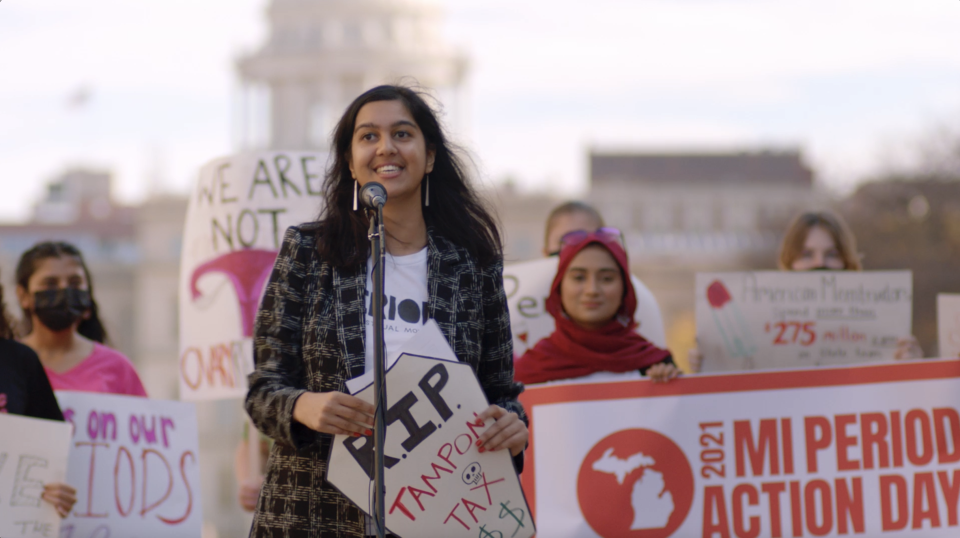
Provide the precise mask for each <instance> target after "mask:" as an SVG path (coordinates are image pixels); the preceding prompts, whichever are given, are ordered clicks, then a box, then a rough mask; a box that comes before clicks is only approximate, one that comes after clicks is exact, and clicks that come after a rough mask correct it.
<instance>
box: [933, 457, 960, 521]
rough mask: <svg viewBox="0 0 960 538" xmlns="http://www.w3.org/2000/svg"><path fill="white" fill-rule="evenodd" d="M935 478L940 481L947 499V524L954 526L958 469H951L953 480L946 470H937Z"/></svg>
mask: <svg viewBox="0 0 960 538" xmlns="http://www.w3.org/2000/svg"><path fill="white" fill-rule="evenodd" d="M937 479H938V480H939V482H940V489H941V490H942V491H943V497H944V499H945V500H946V501H947V524H948V525H950V526H951V527H953V526H956V525H957V523H958V521H957V504H960V469H957V470H955V471H953V482H951V481H950V475H948V474H947V471H938V472H937Z"/></svg>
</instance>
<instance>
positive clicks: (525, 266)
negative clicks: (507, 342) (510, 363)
mask: <svg viewBox="0 0 960 538" xmlns="http://www.w3.org/2000/svg"><path fill="white" fill-rule="evenodd" d="M558 262H559V259H558V258H557V257H556V256H551V257H550V258H544V259H541V260H533V261H529V262H523V263H516V264H511V265H508V266H506V267H504V269H503V287H504V291H505V292H506V295H507V308H509V310H510V329H511V330H512V332H513V356H514V357H516V358H519V357H521V356H522V355H523V354H524V352H526V351H527V350H528V349H530V348H532V347H533V346H534V345H536V343H537V342H539V341H540V340H541V339H543V338H546V337H547V336H550V334H552V333H553V331H554V329H555V328H556V323H555V322H554V321H553V316H551V315H550V314H549V313H547V311H546V301H547V297H548V296H549V295H550V285H551V284H552V283H553V278H554V276H556V274H557V263H558ZM630 278H631V282H632V283H633V288H634V290H635V291H636V294H637V312H636V314H635V315H634V319H635V320H637V323H638V324H639V326H638V327H637V332H638V333H640V334H641V335H643V337H644V338H646V339H647V340H650V341H651V342H653V343H654V344H656V345H658V346H660V347H662V348H666V347H667V337H666V333H665V332H664V328H663V317H662V316H661V315H660V306H659V305H658V304H657V300H656V298H654V296H653V293H651V292H650V290H649V289H648V288H647V287H646V286H645V285H644V284H643V283H642V282H640V279H638V278H637V277H635V276H631V277H630Z"/></svg>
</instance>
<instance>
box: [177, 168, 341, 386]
mask: <svg viewBox="0 0 960 538" xmlns="http://www.w3.org/2000/svg"><path fill="white" fill-rule="evenodd" d="M325 164H326V154H321V153H303V152H264V153H243V154H240V155H235V156H231V157H224V158H221V159H216V160H214V161H212V162H210V163H209V164H207V165H206V166H204V167H203V168H202V169H201V170H200V178H199V180H198V182H197V186H196V189H195V191H194V192H193V194H192V196H191V197H190V204H189V206H188V208H187V219H186V224H185V227H184V232H183V254H182V256H181V259H180V285H179V297H180V359H179V368H180V399H181V400H212V399H221V398H240V397H243V396H244V395H245V394H246V392H247V375H248V374H250V372H252V371H253V344H252V337H253V324H254V319H255V317H256V313H257V308H258V307H259V305H260V299H261V297H262V296H263V290H264V287H265V286H266V283H267V280H268V279H269V278H270V273H271V271H272V270H273V264H274V261H275V260H276V257H277V252H278V251H279V250H280V245H281V242H282V240H283V234H284V232H285V231H286V229H287V228H288V227H289V226H292V225H296V224H301V223H304V222H308V221H312V220H316V218H317V216H318V215H319V214H320V209H321V207H322V193H321V187H322V184H323V177H324V166H325Z"/></svg>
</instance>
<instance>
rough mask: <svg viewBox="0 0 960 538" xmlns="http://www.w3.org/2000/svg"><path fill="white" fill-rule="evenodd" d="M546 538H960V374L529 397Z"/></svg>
mask: <svg viewBox="0 0 960 538" xmlns="http://www.w3.org/2000/svg"><path fill="white" fill-rule="evenodd" d="M521 401H522V402H523V404H524V405H525V406H526V409H527V412H528V413H529V414H530V418H531V440H530V447H529V448H528V450H527V461H526V465H525V468H524V472H523V474H522V475H521V478H522V482H523V486H524V491H525V492H526V495H527V499H528V501H529V503H530V507H531V510H533V512H534V516H535V518H536V520H537V522H538V525H537V527H538V531H539V535H540V536H546V537H549V538H568V537H569V538H591V537H603V538H625V537H636V538H641V537H642V538H654V537H656V538H666V537H669V536H676V537H682V538H687V537H703V538H713V537H720V538H728V537H737V538H747V537H754V538H755V537H761V536H763V537H800V536H841V535H843V536H846V535H860V536H880V535H881V534H883V535H884V536H887V535H892V536H923V537H948V536H949V537H955V536H957V535H958V503H960V412H958V409H960V360H923V361H911V362H905V363H897V364H883V365H870V366H852V367H844V368H817V369H808V370H792V371H786V370H780V371H773V372H763V373H744V374H727V375H699V376H688V377H683V378H680V379H677V380H674V381H672V382H670V383H667V384H654V383H652V382H650V381H647V380H642V381H623V382H610V383H568V384H554V385H544V386H532V387H528V388H527V391H526V392H525V393H524V394H523V395H522V396H521Z"/></svg>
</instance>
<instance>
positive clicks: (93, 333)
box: [16, 241, 107, 344]
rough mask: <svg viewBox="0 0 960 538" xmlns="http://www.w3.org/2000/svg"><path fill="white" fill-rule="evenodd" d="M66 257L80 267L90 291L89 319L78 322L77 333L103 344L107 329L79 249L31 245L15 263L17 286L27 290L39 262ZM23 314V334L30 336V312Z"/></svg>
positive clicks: (50, 243)
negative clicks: (70, 258)
mask: <svg viewBox="0 0 960 538" xmlns="http://www.w3.org/2000/svg"><path fill="white" fill-rule="evenodd" d="M67 256H71V257H73V258H75V259H76V260H77V262H78V263H79V264H80V267H82V268H83V274H84V276H86V278H87V289H88V290H89V291H90V303H91V306H90V317H89V318H87V319H85V320H83V321H81V322H80V326H79V327H77V332H78V333H80V334H81V335H83V336H86V337H87V338H89V339H91V340H93V341H94V342H99V343H101V344H104V343H106V341H107V329H106V328H104V326H103V322H102V321H100V316H99V314H98V309H97V301H96V299H94V295H93V279H92V278H90V269H88V268H87V262H85V261H84V260H83V254H81V253H80V249H78V248H77V247H75V246H73V245H71V244H70V243H66V242H64V241H44V242H42V243H37V244H36V245H33V246H32V247H30V250H28V251H26V252H24V253H23V255H21V256H20V261H19V262H18V263H17V274H16V277H17V286H18V287H21V288H23V289H24V290H27V289H29V283H30V277H31V276H33V273H35V272H36V271H37V267H39V265H40V262H41V261H43V260H45V259H47V258H64V257H67ZM23 313H24V324H25V330H24V334H30V331H32V330H33V327H32V325H31V324H32V321H31V317H30V312H27V311H26V310H24V312H23Z"/></svg>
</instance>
